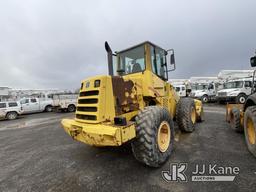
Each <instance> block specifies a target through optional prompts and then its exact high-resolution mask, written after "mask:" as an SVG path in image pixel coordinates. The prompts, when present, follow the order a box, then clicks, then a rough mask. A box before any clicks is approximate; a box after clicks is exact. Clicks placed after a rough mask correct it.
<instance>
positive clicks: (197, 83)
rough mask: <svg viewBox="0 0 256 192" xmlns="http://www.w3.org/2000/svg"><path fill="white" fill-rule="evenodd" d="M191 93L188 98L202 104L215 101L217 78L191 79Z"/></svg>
mask: <svg viewBox="0 0 256 192" xmlns="http://www.w3.org/2000/svg"><path fill="white" fill-rule="evenodd" d="M190 83H191V87H192V91H191V94H190V96H191V97H193V98H196V99H200V100H201V101H202V102H204V103H207V102H209V101H216V93H217V90H218V86H219V82H218V78H217V77H191V78H190Z"/></svg>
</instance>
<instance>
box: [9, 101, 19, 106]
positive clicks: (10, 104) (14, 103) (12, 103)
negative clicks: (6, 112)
mask: <svg viewBox="0 0 256 192" xmlns="http://www.w3.org/2000/svg"><path fill="white" fill-rule="evenodd" d="M8 105H9V107H17V106H18V104H17V103H16V102H10V103H8Z"/></svg>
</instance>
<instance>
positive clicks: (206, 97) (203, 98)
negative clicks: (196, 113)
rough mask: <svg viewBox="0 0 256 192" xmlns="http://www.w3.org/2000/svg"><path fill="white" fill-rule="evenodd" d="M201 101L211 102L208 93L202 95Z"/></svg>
mask: <svg viewBox="0 0 256 192" xmlns="http://www.w3.org/2000/svg"><path fill="white" fill-rule="evenodd" d="M201 101H202V102H203V103H208V102H209V97H208V95H203V96H202V97H201Z"/></svg>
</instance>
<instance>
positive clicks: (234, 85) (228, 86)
mask: <svg viewBox="0 0 256 192" xmlns="http://www.w3.org/2000/svg"><path fill="white" fill-rule="evenodd" d="M243 83H244V82H243V81H233V82H227V83H224V89H234V88H242V87H243Z"/></svg>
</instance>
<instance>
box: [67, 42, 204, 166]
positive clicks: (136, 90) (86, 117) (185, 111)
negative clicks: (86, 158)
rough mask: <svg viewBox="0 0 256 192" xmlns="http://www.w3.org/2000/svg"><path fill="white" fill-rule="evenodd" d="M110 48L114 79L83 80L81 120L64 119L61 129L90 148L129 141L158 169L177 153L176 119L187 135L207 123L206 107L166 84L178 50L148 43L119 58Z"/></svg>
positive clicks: (141, 158)
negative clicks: (199, 124)
mask: <svg viewBox="0 0 256 192" xmlns="http://www.w3.org/2000/svg"><path fill="white" fill-rule="evenodd" d="M105 48H106V51H107V53H108V64H109V65H108V67H109V75H108V76H107V75H105V76H95V77H91V78H88V79H85V80H83V81H82V83H81V89H80V94H79V98H78V104H77V110H76V117H75V119H63V120H62V125H63V127H64V129H65V131H66V132H67V133H68V134H69V135H70V136H71V137H72V138H73V139H75V140H78V141H81V142H84V143H86V144H89V145H94V146H120V145H123V144H125V143H128V142H129V143H131V146H132V151H133V154H134V156H135V158H136V159H137V160H138V161H140V162H142V163H144V164H146V165H148V166H151V167H159V166H160V165H162V164H163V163H164V162H166V160H167V159H168V158H169V156H170V155H171V153H172V151H173V144H174V135H175V133H174V123H173V121H174V120H176V121H177V124H178V126H179V128H180V129H181V130H182V131H184V132H193V131H194V129H195V125H196V121H200V120H202V112H203V110H202V103H201V101H199V100H193V99H192V98H180V97H179V96H178V95H177V93H176V91H175V90H174V89H173V87H172V86H171V84H169V83H168V82H167V80H168V72H169V71H172V70H174V69H175V62H174V51H173V49H170V50H164V49H162V48H160V47H159V46H157V45H155V44H153V43H151V42H148V41H147V42H144V43H141V44H139V45H136V46H134V47H131V48H128V49H125V50H123V51H119V52H115V54H113V53H112V51H111V48H110V47H109V45H108V43H105ZM168 53H170V54H169V55H170V63H168V64H167V55H168ZM113 56H115V57H116V58H117V60H116V61H117V62H115V65H114V64H113V60H112V59H113Z"/></svg>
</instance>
